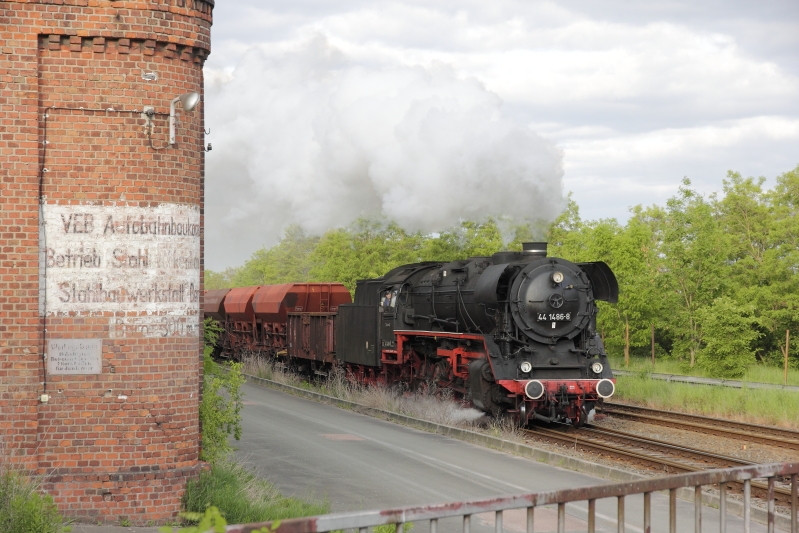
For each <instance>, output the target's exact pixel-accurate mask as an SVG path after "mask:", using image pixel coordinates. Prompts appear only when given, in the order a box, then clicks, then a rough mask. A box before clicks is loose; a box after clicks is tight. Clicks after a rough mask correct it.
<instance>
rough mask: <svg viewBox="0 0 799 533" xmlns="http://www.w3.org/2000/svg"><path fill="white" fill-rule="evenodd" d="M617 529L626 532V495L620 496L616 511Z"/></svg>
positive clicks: (622, 532)
mask: <svg viewBox="0 0 799 533" xmlns="http://www.w3.org/2000/svg"><path fill="white" fill-rule="evenodd" d="M616 522H617V524H616V531H618V532H619V533H624V496H619V507H618V511H617V512H616Z"/></svg>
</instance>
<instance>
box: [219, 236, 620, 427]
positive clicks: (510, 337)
mask: <svg viewBox="0 0 799 533" xmlns="http://www.w3.org/2000/svg"><path fill="white" fill-rule="evenodd" d="M546 249H547V246H546V243H525V244H524V245H523V251H521V252H511V251H506V252H499V253H496V254H494V255H493V256H491V257H472V258H469V259H466V260H460V261H453V262H450V263H440V262H423V263H414V264H409V265H403V266H400V267H397V268H395V269H393V270H391V271H390V272H388V273H387V274H386V275H384V276H383V277H380V278H377V279H367V280H362V281H358V282H357V286H356V289H355V298H354V301H350V298H349V293H348V292H347V290H346V288H345V287H343V286H342V285H340V284H335V283H304V284H299V283H298V284H286V285H270V286H262V287H244V288H238V289H229V290H228V289H224V290H221V291H208V292H207V293H206V296H205V313H206V316H210V317H212V318H215V319H217V320H218V321H219V322H220V323H221V324H222V325H223V326H224V330H225V333H224V334H223V336H222V338H221V340H220V353H222V354H223V355H224V356H226V357H231V358H234V359H237V358H240V357H241V354H242V353H244V352H245V351H250V352H255V353H262V354H265V355H267V356H269V357H275V358H279V359H284V360H286V361H288V362H289V363H291V364H292V365H293V366H295V367H296V368H299V369H301V370H304V371H307V372H313V373H316V374H325V373H326V372H328V371H329V369H330V367H331V365H333V364H340V365H342V366H343V367H344V368H345V370H346V372H347V375H348V377H349V378H350V379H353V380H356V381H359V382H362V383H383V384H387V385H394V384H403V385H404V386H407V387H408V388H410V389H412V390H419V389H422V390H428V391H435V390H442V389H449V390H451V391H452V392H453V393H454V394H455V395H456V396H457V397H459V398H462V399H463V400H465V401H468V402H471V404H472V405H473V406H474V407H476V408H477V409H480V410H482V411H485V412H487V413H490V414H492V415H495V416H510V417H513V418H514V419H515V420H516V422H517V423H518V424H519V425H522V426H524V425H527V424H528V423H529V422H531V421H532V420H540V421H571V423H572V424H573V425H574V426H581V425H582V424H584V423H585V422H586V420H587V417H588V413H590V411H591V410H592V409H593V408H594V406H595V405H596V404H597V403H598V402H601V401H602V400H603V399H604V398H609V397H610V396H612V395H613V393H614V392H615V380H614V379H613V374H612V372H611V369H610V365H609V364H608V360H607V354H606V353H605V350H604V347H603V344H602V341H601V339H600V337H599V335H598V333H597V331H596V315H597V307H596V301H597V300H604V301H608V302H611V303H615V302H616V301H617V298H618V291H619V289H618V283H617V282H616V278H615V276H614V274H613V272H612V271H611V269H610V268H609V267H608V266H607V265H606V264H605V263H603V262H590V263H572V262H570V261H566V260H565V259H560V258H555V257H548V256H547V250H546Z"/></svg>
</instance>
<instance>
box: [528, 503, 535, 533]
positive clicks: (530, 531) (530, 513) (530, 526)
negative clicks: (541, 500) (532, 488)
mask: <svg viewBox="0 0 799 533" xmlns="http://www.w3.org/2000/svg"><path fill="white" fill-rule="evenodd" d="M534 518H535V507H528V508H527V533H533V529H534V528H535V522H534Z"/></svg>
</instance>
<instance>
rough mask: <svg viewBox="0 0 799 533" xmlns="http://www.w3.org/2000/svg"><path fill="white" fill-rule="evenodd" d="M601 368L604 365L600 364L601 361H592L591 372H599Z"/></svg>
mask: <svg viewBox="0 0 799 533" xmlns="http://www.w3.org/2000/svg"><path fill="white" fill-rule="evenodd" d="M603 368H605V367H604V366H602V363H594V364H593V365H591V372H593V373H594V374H601V373H602V369H603Z"/></svg>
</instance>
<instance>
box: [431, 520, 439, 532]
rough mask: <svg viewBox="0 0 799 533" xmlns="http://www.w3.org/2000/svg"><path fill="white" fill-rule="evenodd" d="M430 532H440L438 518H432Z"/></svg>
mask: <svg viewBox="0 0 799 533" xmlns="http://www.w3.org/2000/svg"><path fill="white" fill-rule="evenodd" d="M430 533H438V518H431V519H430Z"/></svg>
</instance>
